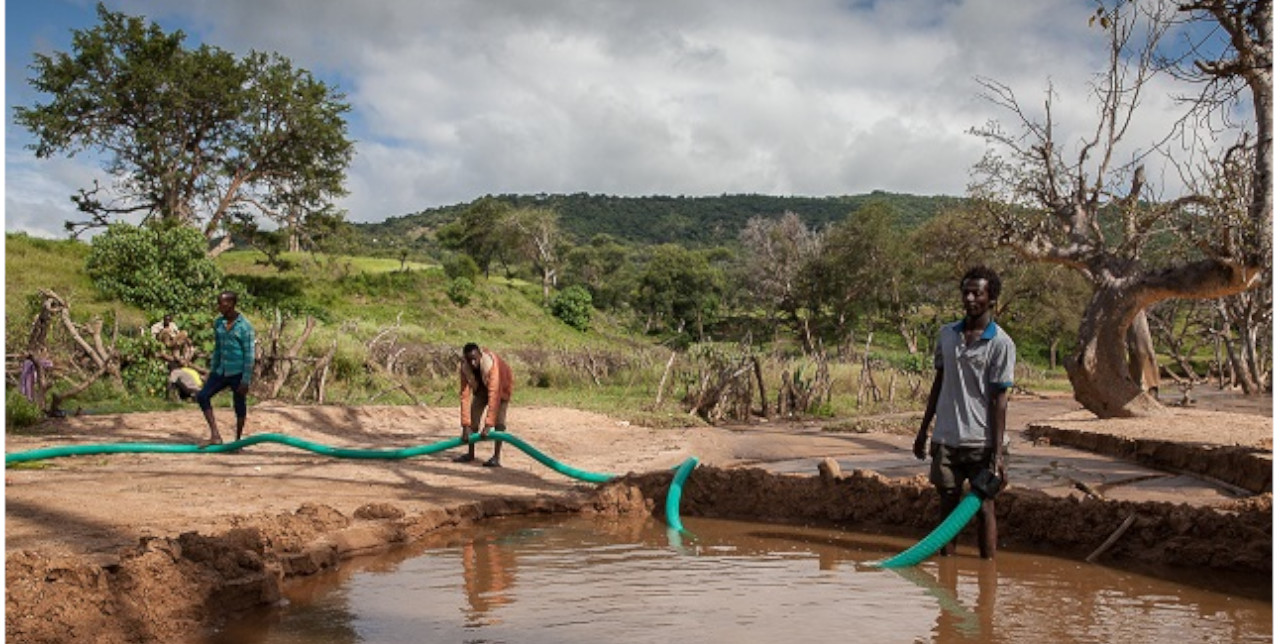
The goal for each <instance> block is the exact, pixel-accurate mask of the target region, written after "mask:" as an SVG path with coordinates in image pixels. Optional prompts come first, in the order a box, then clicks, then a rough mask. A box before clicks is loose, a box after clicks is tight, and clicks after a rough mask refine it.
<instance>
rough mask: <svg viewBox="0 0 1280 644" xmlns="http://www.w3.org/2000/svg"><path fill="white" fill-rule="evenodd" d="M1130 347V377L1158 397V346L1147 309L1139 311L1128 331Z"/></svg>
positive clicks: (1127, 341)
mask: <svg viewBox="0 0 1280 644" xmlns="http://www.w3.org/2000/svg"><path fill="white" fill-rule="evenodd" d="M1126 344H1127V345H1128V348H1129V377H1130V378H1131V379H1132V380H1133V381H1134V382H1135V383H1138V385H1139V386H1141V387H1142V390H1143V391H1145V392H1147V393H1148V394H1150V395H1151V396H1152V397H1156V396H1158V395H1159V393H1160V366H1159V364H1157V362H1156V346H1155V342H1153V341H1152V339H1151V327H1150V326H1148V325H1147V313H1146V311H1139V312H1138V315H1136V316H1134V318H1133V322H1131V323H1130V324H1129V330H1128V331H1127V332H1126Z"/></svg>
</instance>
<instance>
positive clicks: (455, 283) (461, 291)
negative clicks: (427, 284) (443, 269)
mask: <svg viewBox="0 0 1280 644" xmlns="http://www.w3.org/2000/svg"><path fill="white" fill-rule="evenodd" d="M445 293H447V294H448V296H449V301H450V302H453V303H454V304H456V305H458V306H460V307H465V306H466V305H468V304H470V303H471V298H473V297H475V293H476V284H475V282H472V281H471V280H469V279H467V278H465V277H455V278H453V279H451V280H449V286H447V287H446V288H445Z"/></svg>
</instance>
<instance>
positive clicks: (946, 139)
mask: <svg viewBox="0 0 1280 644" xmlns="http://www.w3.org/2000/svg"><path fill="white" fill-rule="evenodd" d="M105 4H106V6H107V7H108V8H109V9H111V10H114V11H123V12H125V13H129V14H132V15H145V16H147V17H148V18H149V19H151V20H153V21H155V22H157V23H159V24H160V26H161V27H162V28H164V29H165V30H166V31H173V30H175V29H181V30H183V31H184V32H185V33H186V34H187V36H188V39H187V44H188V46H192V47H194V46H196V45H197V44H199V43H208V44H211V45H216V46H218V47H221V48H223V49H227V50H230V51H234V52H237V53H240V54H243V53H247V52H248V51H250V50H255V49H256V50H260V51H276V52H279V53H281V54H283V55H285V56H287V57H288V58H290V59H291V60H292V61H293V62H294V64H295V66H298V67H302V68H305V69H308V70H310V71H312V72H313V73H314V74H316V75H317V76H318V77H319V78H321V79H323V80H325V81H326V82H328V83H330V84H332V85H335V86H336V87H337V88H338V90H339V91H341V92H343V93H345V94H346V97H347V100H348V101H349V102H350V104H351V105H352V108H353V109H352V113H351V115H350V122H349V126H350V130H349V132H350V135H351V136H352V137H353V138H354V139H356V141H357V143H356V156H355V158H354V161H353V163H352V166H351V168H350V176H349V180H348V189H349V190H350V192H351V194H350V195H349V196H348V197H346V198H345V199H343V200H342V201H341V202H340V203H339V205H340V206H341V207H343V208H345V209H347V210H348V219H349V220H351V221H358V222H368V221H381V220H384V219H386V218H388V217H393V216H400V215H404V214H407V213H410V212H416V211H418V210H421V209H423V208H427V207H433V206H440V205H446V204H453V203H459V202H466V201H470V200H472V199H475V198H476V197H479V196H482V195H485V194H497V193H538V192H547V193H570V192H589V193H606V194H615V195H654V194H662V195H687V196H701V195H718V194H723V193H729V194H734V193H763V194H777V195H803V196H828V195H843V194H861V193H866V192H870V191H872V190H887V191H892V192H906V193H915V194H929V195H935V194H947V195H960V194H963V193H964V189H965V185H966V182H967V180H968V177H969V171H970V168H971V167H972V165H973V164H974V162H975V161H977V160H978V158H979V157H980V156H981V154H982V150H983V143H982V141H981V140H980V139H978V138H977V137H975V136H973V135H970V134H967V130H968V129H969V128H971V127H975V126H980V125H982V124H984V123H985V122H986V121H987V120H989V119H991V118H994V117H1000V116H1003V115H1002V114H1001V113H1000V112H999V111H998V110H997V109H996V108H995V107H993V106H992V105H991V104H990V103H987V102H985V101H983V100H981V99H980V98H979V96H978V94H979V89H980V88H979V86H978V84H977V83H976V82H975V78H977V77H989V78H994V79H998V80H999V81H1001V82H1003V83H1005V84H1007V85H1009V86H1011V87H1012V88H1014V89H1015V91H1017V92H1018V96H1019V98H1021V99H1023V101H1024V102H1025V103H1026V104H1027V105H1030V106H1035V105H1038V104H1039V103H1040V102H1041V101H1042V99H1043V93H1044V91H1045V89H1046V87H1047V86H1048V83H1049V82H1052V83H1053V85H1054V88H1055V89H1056V90H1057V92H1058V93H1059V99H1058V102H1057V109H1059V110H1061V112H1060V113H1059V114H1058V115H1057V117H1056V120H1057V121H1058V123H1059V126H1060V127H1063V128H1070V127H1072V126H1073V125H1074V126H1076V127H1077V128H1080V127H1083V126H1084V124H1086V123H1089V122H1090V120H1091V119H1090V114H1091V109H1090V108H1089V106H1088V105H1087V104H1086V102H1085V101H1084V100H1083V98H1084V94H1085V89H1086V87H1087V85H1086V83H1087V82H1088V81H1089V80H1090V76H1091V74H1092V73H1093V72H1094V71H1096V70H1098V69H1100V68H1101V66H1102V56H1103V53H1104V52H1103V49H1102V47H1101V45H1102V44H1103V43H1102V41H1101V38H1102V34H1101V32H1100V31H1098V30H1096V29H1095V30H1090V29H1089V28H1088V17H1089V13H1090V11H1091V7H1092V5H1091V3H1089V2H1087V1H1085V0H1018V1H1017V2H1013V1H1009V0H881V1H876V0H794V1H789V2H782V1H777V0H706V1H699V0H646V1H631V0H538V1H530V0H361V1H358V2H357V1H354V0H106V2H105ZM5 19H6V30H5V33H6V41H5V42H6V44H5V102H6V110H5V115H6V130H5V132H6V134H5V227H6V230H9V231H15V230H25V231H27V232H30V233H32V234H37V235H42V236H61V234H62V233H61V228H62V222H63V221H64V220H66V219H68V218H73V217H74V211H73V209H72V204H71V202H70V200H69V195H71V194H73V193H74V192H75V190H76V188H78V187H83V186H88V185H91V182H92V180H93V178H94V177H95V176H102V175H101V171H100V170H99V163H98V162H97V161H96V160H95V159H93V158H91V156H88V155H86V156H77V157H74V158H69V159H68V158H55V159H36V158H35V156H34V154H33V153H32V152H31V151H30V150H28V149H25V147H24V145H26V144H27V143H29V142H30V138H29V136H28V135H27V133H26V132H25V131H23V130H21V129H20V128H16V127H15V126H14V125H13V121H12V107H13V106H14V105H25V106H30V105H33V104H36V103H40V102H45V101H47V98H45V97H41V96H40V95H38V94H36V93H34V92H33V91H32V89H31V88H30V86H29V85H28V83H27V77H28V76H29V70H28V68H27V66H28V65H30V63H31V61H32V53H33V52H35V51H39V52H45V53H50V52H53V51H69V50H70V34H71V30H72V29H84V28H88V27H91V26H93V25H94V24H95V23H96V17H95V14H94V5H93V3H92V2H90V1H89V0H8V2H7V4H6V7H5ZM1157 103H1158V101H1157ZM1157 107H1158V105H1157ZM1157 121H1158V119H1145V120H1144V128H1147V125H1146V124H1147V123H1150V127H1149V128H1147V129H1145V131H1139V132H1138V133H1136V134H1135V140H1137V139H1143V138H1145V139H1147V140H1150V139H1154V138H1156V137H1158V136H1159V135H1160V133H1161V132H1162V131H1163V126H1162V125H1158V124H1157Z"/></svg>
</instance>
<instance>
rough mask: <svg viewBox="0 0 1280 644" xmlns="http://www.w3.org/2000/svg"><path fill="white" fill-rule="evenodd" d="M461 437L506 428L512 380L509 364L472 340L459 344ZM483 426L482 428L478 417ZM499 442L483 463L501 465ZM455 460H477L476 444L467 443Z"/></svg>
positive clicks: (501, 430)
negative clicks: (464, 344)
mask: <svg viewBox="0 0 1280 644" xmlns="http://www.w3.org/2000/svg"><path fill="white" fill-rule="evenodd" d="M459 370H460V372H461V376H462V378H461V379H462V394H461V398H462V440H464V441H465V440H468V439H469V438H471V434H472V433H473V432H475V431H479V432H480V437H481V438H485V437H487V436H488V435H489V432H490V431H498V432H505V431H507V405H508V404H509V403H510V402H511V393H512V391H513V390H514V383H513V382H512V380H511V367H509V366H507V363H506V362H505V361H504V360H503V359H502V358H499V357H498V354H496V353H494V352H492V351H487V350H485V349H481V348H480V346H479V345H477V344H475V343H474V342H470V343H467V345H466V346H464V347H462V364H461V365H460V369H459ZM482 417H483V419H484V426H483V429H481V425H480V420H481V418H482ZM501 454H502V441H500V440H497V439H495V440H494V442H493V458H490V459H489V460H487V461H485V462H484V465H485V467H502V462H501V460H499V456H500V455H501ZM453 460H454V461H455V462H458V463H468V462H471V461H474V460H476V444H475V443H470V444H468V445H467V453H466V454H463V455H461V456H458V457H456V458H454V459H453Z"/></svg>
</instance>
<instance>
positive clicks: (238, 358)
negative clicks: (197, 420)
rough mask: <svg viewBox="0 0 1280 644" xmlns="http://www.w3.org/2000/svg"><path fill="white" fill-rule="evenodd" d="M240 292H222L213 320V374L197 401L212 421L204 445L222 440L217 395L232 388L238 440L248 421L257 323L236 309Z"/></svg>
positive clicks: (209, 421)
mask: <svg viewBox="0 0 1280 644" xmlns="http://www.w3.org/2000/svg"><path fill="white" fill-rule="evenodd" d="M236 299H237V298H236V294H235V293H234V292H232V291H223V292H222V293H221V294H219V295H218V313H220V314H221V315H219V316H218V319H217V320H216V321H214V323H213V356H212V357H211V358H210V360H209V377H208V379H206V380H205V381H204V388H203V389H201V390H200V393H198V394H196V402H197V403H199V404H200V410H201V411H203V412H204V419H205V422H207V423H208V424H209V439H208V440H204V441H201V442H200V447H208V446H210V445H217V444H219V443H221V442H222V435H221V434H219V433H218V421H217V420H215V419H214V417H213V403H211V402H210V400H211V399H212V398H213V396H214V395H215V394H217V393H218V392H219V391H222V390H223V389H226V388H228V387H230V388H231V401H232V406H233V407H234V408H235V412H236V440H240V437H241V436H242V435H243V434H244V420H245V417H246V416H247V415H248V413H249V410H248V405H247V402H246V397H247V396H248V394H249V381H250V380H252V379H253V326H252V325H250V324H249V320H248V319H246V318H245V317H244V316H243V315H241V314H240V312H239V311H237V310H236Z"/></svg>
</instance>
